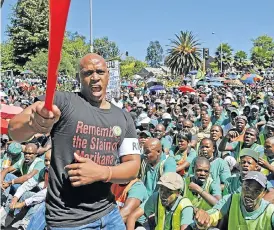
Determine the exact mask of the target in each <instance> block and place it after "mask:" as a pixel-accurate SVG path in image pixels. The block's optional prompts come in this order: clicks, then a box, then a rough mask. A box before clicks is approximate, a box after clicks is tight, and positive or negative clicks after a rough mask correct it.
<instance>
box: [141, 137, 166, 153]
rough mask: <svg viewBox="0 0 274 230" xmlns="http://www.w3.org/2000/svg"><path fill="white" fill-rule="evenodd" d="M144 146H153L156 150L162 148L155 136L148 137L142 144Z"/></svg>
mask: <svg viewBox="0 0 274 230" xmlns="http://www.w3.org/2000/svg"><path fill="white" fill-rule="evenodd" d="M144 147H145V148H148V147H150V148H153V149H155V150H156V151H160V150H161V149H162V145H161V142H160V140H159V139H157V138H149V139H148V140H147V141H146V142H145V145H144Z"/></svg>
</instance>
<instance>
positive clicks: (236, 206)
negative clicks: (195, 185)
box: [195, 171, 274, 230]
mask: <svg viewBox="0 0 274 230" xmlns="http://www.w3.org/2000/svg"><path fill="white" fill-rule="evenodd" d="M266 183H267V178H266V177H265V176H264V175H263V174H262V173H260V172H256V171H249V172H248V173H247V174H246V176H245V178H244V179H243V186H242V191H241V193H235V194H232V195H227V196H224V197H223V199H221V200H220V201H219V202H218V203H217V204H216V205H215V206H214V207H213V208H212V209H210V210H208V211H204V210H202V209H200V210H198V211H197V212H196V214H195V220H196V223H197V227H198V228H199V229H208V228H209V227H215V226H217V225H218V223H219V221H220V220H222V219H226V218H227V219H228V223H226V221H224V222H223V225H222V226H219V228H220V229H224V228H225V229H228V230H235V229H246V230H254V229H256V230H272V229H273V228H274V215H273V214H274V205H273V204H271V203H269V202H268V201H266V200H264V199H263V197H264V195H265V192H266Z"/></svg>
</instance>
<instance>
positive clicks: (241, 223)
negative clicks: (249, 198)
mask: <svg viewBox="0 0 274 230" xmlns="http://www.w3.org/2000/svg"><path fill="white" fill-rule="evenodd" d="M240 199H241V194H240V193H236V194H233V195H232V201H231V205H230V210H229V219H228V230H262V229H263V230H272V227H271V225H272V220H271V219H272V215H273V213H274V205H273V204H268V205H267V207H266V208H265V210H264V212H263V213H262V214H261V215H260V216H259V217H258V218H257V219H255V220H245V219H244V218H243V214H242V211H241V207H240V206H241V204H240V202H241V200H240Z"/></svg>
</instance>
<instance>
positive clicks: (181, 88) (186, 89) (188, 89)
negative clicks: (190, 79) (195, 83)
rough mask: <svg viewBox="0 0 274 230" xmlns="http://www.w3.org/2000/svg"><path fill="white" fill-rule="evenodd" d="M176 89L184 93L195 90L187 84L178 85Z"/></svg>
mask: <svg viewBox="0 0 274 230" xmlns="http://www.w3.org/2000/svg"><path fill="white" fill-rule="evenodd" d="M178 90H180V91H181V92H183V93H186V92H190V93H191V92H196V91H195V89H193V88H192V87H190V86H187V85H183V86H180V87H179V88H178Z"/></svg>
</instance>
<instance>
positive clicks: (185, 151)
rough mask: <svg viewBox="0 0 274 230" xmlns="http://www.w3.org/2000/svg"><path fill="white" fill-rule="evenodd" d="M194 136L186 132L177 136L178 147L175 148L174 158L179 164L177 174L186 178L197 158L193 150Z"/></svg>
mask: <svg viewBox="0 0 274 230" xmlns="http://www.w3.org/2000/svg"><path fill="white" fill-rule="evenodd" d="M191 139H192V134H191V133H190V132H188V131H186V130H183V131H181V132H179V134H178V135H177V140H178V146H177V147H176V148H175V153H174V158H175V161H176V164H177V168H176V172H177V173H179V174H180V175H181V176H184V175H185V174H186V172H187V170H188V168H189V166H190V164H191V162H192V161H193V159H194V158H195V157H197V153H196V151H195V150H194V149H193V148H191Z"/></svg>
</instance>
